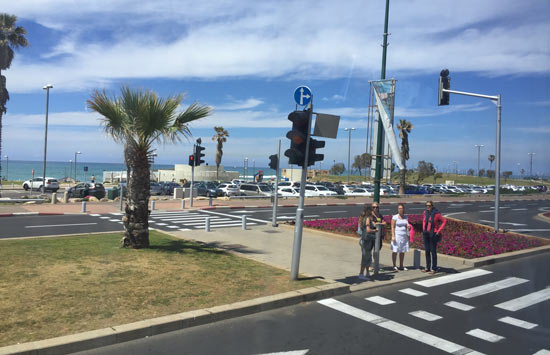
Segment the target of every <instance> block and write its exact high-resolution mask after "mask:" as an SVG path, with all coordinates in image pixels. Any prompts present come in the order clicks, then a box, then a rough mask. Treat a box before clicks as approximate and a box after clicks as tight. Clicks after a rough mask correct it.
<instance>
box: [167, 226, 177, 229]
mask: <svg viewBox="0 0 550 355" xmlns="http://www.w3.org/2000/svg"><path fill="white" fill-rule="evenodd" d="M166 228H172V229H176V228H179V227H178V226H167V227H166Z"/></svg>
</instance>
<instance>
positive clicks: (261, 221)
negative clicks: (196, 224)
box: [202, 210, 271, 224]
mask: <svg viewBox="0 0 550 355" xmlns="http://www.w3.org/2000/svg"><path fill="white" fill-rule="evenodd" d="M202 212H204V213H208V214H213V215H218V216H223V217H231V218H234V219H237V220H238V219H239V217H238V216H233V215H231V214H228V213H220V212H214V211H206V210H203V211H202ZM246 220H247V221H253V222H260V223H267V224H269V223H271V221H264V220H263V219H257V218H250V217H247V218H246Z"/></svg>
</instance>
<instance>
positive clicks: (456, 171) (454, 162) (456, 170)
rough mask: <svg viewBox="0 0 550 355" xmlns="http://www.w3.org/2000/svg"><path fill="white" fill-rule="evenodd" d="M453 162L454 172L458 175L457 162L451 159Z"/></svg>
mask: <svg viewBox="0 0 550 355" xmlns="http://www.w3.org/2000/svg"><path fill="white" fill-rule="evenodd" d="M453 164H454V165H455V174H456V175H458V162H457V161H456V160H453Z"/></svg>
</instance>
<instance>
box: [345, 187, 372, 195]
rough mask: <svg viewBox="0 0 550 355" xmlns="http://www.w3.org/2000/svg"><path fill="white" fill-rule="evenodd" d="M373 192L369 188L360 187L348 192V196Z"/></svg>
mask: <svg viewBox="0 0 550 355" xmlns="http://www.w3.org/2000/svg"><path fill="white" fill-rule="evenodd" d="M372 195H373V193H372V192H371V191H369V190H367V189H363V188H358V189H354V190H352V191H351V192H347V193H346V196H372Z"/></svg>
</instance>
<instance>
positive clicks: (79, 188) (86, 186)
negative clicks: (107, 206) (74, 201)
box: [67, 182, 105, 199]
mask: <svg viewBox="0 0 550 355" xmlns="http://www.w3.org/2000/svg"><path fill="white" fill-rule="evenodd" d="M67 194H68V195H69V197H77V198H78V197H79V198H83V197H87V196H94V197H96V198H98V199H102V198H103V197H105V187H104V186H103V184H100V183H98V182H95V183H94V182H81V183H79V184H76V185H75V186H73V187H69V188H68V189H67Z"/></svg>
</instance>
